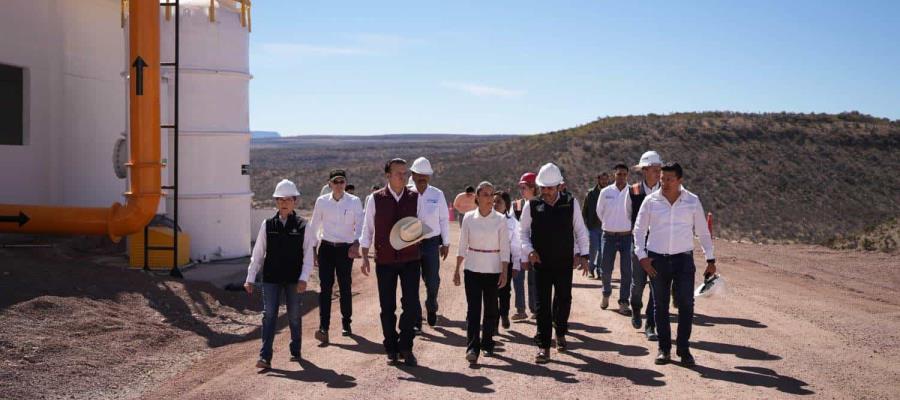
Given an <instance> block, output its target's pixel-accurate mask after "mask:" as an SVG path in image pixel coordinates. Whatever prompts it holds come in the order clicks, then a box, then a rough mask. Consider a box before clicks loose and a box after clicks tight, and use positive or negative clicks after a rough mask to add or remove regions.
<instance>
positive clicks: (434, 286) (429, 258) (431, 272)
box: [416, 235, 443, 327]
mask: <svg viewBox="0 0 900 400" xmlns="http://www.w3.org/2000/svg"><path fill="white" fill-rule="evenodd" d="M441 243H443V239H441V236H440V235H438V236H435V237H433V238H428V239H425V240H423V241H422V244H420V245H419V251H421V254H422V261H421V265H422V282H424V283H425V293H426V297H425V311H427V312H429V313H432V312H433V313H437V311H438V301H437V299H438V289H440V287H441V251H440V250H441ZM418 315H419V317H418V319H417V320H416V325H417V326H419V327H421V326H422V305H421V304H419V314H418Z"/></svg>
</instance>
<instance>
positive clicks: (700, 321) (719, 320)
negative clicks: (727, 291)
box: [694, 313, 769, 329]
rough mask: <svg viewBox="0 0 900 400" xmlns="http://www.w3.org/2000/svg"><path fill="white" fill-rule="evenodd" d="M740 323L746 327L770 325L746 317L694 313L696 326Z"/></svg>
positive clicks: (760, 327)
mask: <svg viewBox="0 0 900 400" xmlns="http://www.w3.org/2000/svg"><path fill="white" fill-rule="evenodd" d="M715 325H738V326H743V327H744V328H756V329H762V328H768V327H769V326H768V325H766V324H763V323H761V322H759V321H754V320H752V319H744V318H730V317H712V316H709V315H703V314H696V313H695V314H694V326H715Z"/></svg>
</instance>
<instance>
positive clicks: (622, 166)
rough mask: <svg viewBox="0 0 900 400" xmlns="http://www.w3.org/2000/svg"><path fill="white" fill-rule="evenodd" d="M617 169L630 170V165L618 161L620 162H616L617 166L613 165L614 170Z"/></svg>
mask: <svg viewBox="0 0 900 400" xmlns="http://www.w3.org/2000/svg"><path fill="white" fill-rule="evenodd" d="M617 169H624V170H626V171H628V166H627V165H625V164H622V163H618V164H616V166H615V167H613V170H614V171H615V170H617Z"/></svg>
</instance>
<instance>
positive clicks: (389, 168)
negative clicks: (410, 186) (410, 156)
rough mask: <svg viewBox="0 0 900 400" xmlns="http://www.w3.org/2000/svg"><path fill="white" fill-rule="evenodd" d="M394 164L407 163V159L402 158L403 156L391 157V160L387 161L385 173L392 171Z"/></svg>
mask: <svg viewBox="0 0 900 400" xmlns="http://www.w3.org/2000/svg"><path fill="white" fill-rule="evenodd" d="M394 164H399V165H406V160H404V159H402V158H393V159H391V160H390V161H388V162H386V163H385V164H384V173H386V174H389V173H391V167H392V166H393V165H394Z"/></svg>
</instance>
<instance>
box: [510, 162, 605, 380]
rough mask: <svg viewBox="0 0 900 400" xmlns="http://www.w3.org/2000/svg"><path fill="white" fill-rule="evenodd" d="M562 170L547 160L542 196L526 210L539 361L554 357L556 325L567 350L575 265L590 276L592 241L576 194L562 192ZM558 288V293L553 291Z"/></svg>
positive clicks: (523, 231) (523, 232)
mask: <svg viewBox="0 0 900 400" xmlns="http://www.w3.org/2000/svg"><path fill="white" fill-rule="evenodd" d="M562 182H563V178H562V174H561V173H560V170H559V168H558V167H557V166H556V165H554V164H552V163H549V164H545V165H544V166H542V167H541V169H540V171H539V172H538V175H537V179H536V180H535V183H537V185H538V186H539V187H540V188H541V195H540V197H537V198H535V199H532V200H531V201H529V202H528V203H526V204H525V208H524V209H523V210H522V219H521V226H520V228H519V229H520V231H519V232H520V238H521V241H522V251H523V253H525V254H528V262H529V263H530V264H531V268H532V269H533V271H534V272H535V285H536V287H537V313H538V317H537V337H536V339H537V344H538V347H539V351H538V354H537V356H536V357H535V362H537V363H541V364H542V363H547V362H549V361H550V342H551V333H552V332H551V329H552V328H551V327H552V326H553V324H554V323H555V326H556V348H557V349H558V350H559V351H566V349H567V348H568V346H567V342H566V337H565V335H566V333H567V330H568V324H569V312H570V310H571V307H572V268H573V267H576V268H578V269H581V270H582V271H583V274H584V275H587V268H588V267H587V256H588V251H589V239H588V233H587V228H586V227H585V226H584V219H583V218H582V216H581V212H580V211H581V208H580V207H579V205H578V200H576V199H575V198H574V197H573V196H572V195H570V194H568V193H561V192H560V190H559V188H560V184H562ZM554 291H555V293H553V292H554Z"/></svg>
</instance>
